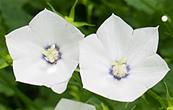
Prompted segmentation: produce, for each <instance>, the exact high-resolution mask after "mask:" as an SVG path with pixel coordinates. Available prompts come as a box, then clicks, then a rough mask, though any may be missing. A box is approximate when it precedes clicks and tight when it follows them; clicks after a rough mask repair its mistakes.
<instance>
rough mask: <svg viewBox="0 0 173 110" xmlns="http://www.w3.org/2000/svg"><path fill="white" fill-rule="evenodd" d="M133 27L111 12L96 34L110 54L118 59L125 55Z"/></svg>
mask: <svg viewBox="0 0 173 110" xmlns="http://www.w3.org/2000/svg"><path fill="white" fill-rule="evenodd" d="M132 32H133V29H132V28H131V27H130V26H129V25H128V24H127V23H126V22H124V21H123V20H122V19H121V18H119V17H118V16H116V15H114V14H112V16H110V17H109V18H108V19H107V20H106V21H105V22H104V23H103V24H102V25H101V26H100V27H99V29H98V31H97V35H98V38H99V39H101V41H102V43H103V45H104V46H106V48H107V50H109V52H110V53H111V55H112V58H114V59H119V58H120V57H122V56H124V57H126V56H127V54H126V50H127V48H128V45H129V39H130V38H131V35H132Z"/></svg>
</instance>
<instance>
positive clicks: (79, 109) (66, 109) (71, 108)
mask: <svg viewBox="0 0 173 110" xmlns="http://www.w3.org/2000/svg"><path fill="white" fill-rule="evenodd" d="M55 110H96V109H95V107H94V106H92V105H89V104H85V103H81V102H77V101H73V100H68V99H61V100H60V102H59V103H58V105H57V106H56V108H55Z"/></svg>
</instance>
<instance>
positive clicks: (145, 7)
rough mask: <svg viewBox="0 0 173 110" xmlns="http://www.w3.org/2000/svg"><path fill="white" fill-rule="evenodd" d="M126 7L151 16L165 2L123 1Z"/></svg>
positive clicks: (151, 0) (147, 0)
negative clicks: (128, 6)
mask: <svg viewBox="0 0 173 110" xmlns="http://www.w3.org/2000/svg"><path fill="white" fill-rule="evenodd" d="M125 1H126V2H127V4H128V5H130V6H132V7H134V8H136V9H137V10H140V11H144V12H146V13H149V14H152V13H154V11H156V10H157V9H161V8H162V5H161V3H162V2H163V1H165V0H125Z"/></svg>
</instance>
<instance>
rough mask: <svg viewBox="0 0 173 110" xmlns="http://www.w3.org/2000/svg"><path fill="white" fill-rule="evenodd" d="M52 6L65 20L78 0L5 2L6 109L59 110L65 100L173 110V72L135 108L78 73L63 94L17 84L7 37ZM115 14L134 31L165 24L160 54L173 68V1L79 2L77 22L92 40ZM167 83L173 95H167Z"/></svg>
mask: <svg viewBox="0 0 173 110" xmlns="http://www.w3.org/2000/svg"><path fill="white" fill-rule="evenodd" d="M47 2H49V3H50V4H51V5H52V6H53V7H54V8H55V10H56V11H57V12H59V13H61V14H62V15H63V16H68V15H69V12H70V9H71V7H72V6H73V3H74V2H75V1H74V0H47V1H46V0H0V110H53V108H54V107H55V105H56V104H57V102H58V101H59V100H60V99H61V98H62V97H65V98H68V99H74V100H78V101H81V102H85V103H89V104H93V105H95V106H96V108H97V110H166V109H167V110H173V108H172V107H173V101H172V98H171V96H173V71H170V72H169V73H168V74H167V76H166V77H165V78H164V79H163V81H161V82H160V83H159V84H157V85H156V86H155V87H154V88H152V89H151V90H149V91H148V92H147V93H145V94H144V95H143V96H142V97H141V98H139V99H138V100H136V101H134V102H131V103H122V102H116V101H111V100H108V99H106V98H103V97H101V96H98V95H96V94H94V93H91V92H89V91H87V90H85V89H83V88H82V84H81V79H80V75H79V73H78V72H77V71H76V72H74V74H73V77H72V78H71V80H70V82H69V85H68V89H67V90H66V91H65V93H63V94H56V93H54V92H53V91H52V90H50V89H48V88H46V87H37V86H31V85H27V84H22V83H18V82H15V78H14V75H13V71H12V66H11V60H10V57H9V55H8V51H7V48H6V45H5V38H4V35H5V34H7V33H9V32H10V31H12V30H14V29H16V28H18V27H21V26H24V25H27V24H28V23H29V21H30V20H31V19H32V17H33V16H34V15H36V14H37V13H38V12H39V11H41V10H43V9H44V8H48V9H50V7H49V6H48V5H47ZM111 13H115V14H116V15H118V16H120V17H121V18H123V19H124V20H125V21H126V22H127V23H129V24H130V25H131V26H132V27H133V28H140V27H145V26H147V27H149V26H158V25H159V26H160V28H159V31H160V43H159V49H158V53H159V54H160V55H161V56H162V57H163V58H164V59H165V60H166V61H167V63H168V64H169V67H170V68H172V67H173V22H172V20H173V0H79V2H78V4H77V6H76V10H75V21H78V22H82V23H81V24H80V23H78V24H80V30H81V31H82V32H83V33H85V34H86V35H88V34H91V33H93V32H96V30H97V28H98V27H99V26H100V24H101V23H102V22H103V21H104V20H105V19H106V18H108V17H109V16H110V15H111ZM163 15H167V16H168V17H169V19H168V21H167V22H165V23H163V22H162V21H161V17H162V16H163ZM83 22H86V23H89V24H93V25H95V26H83V24H86V23H83ZM78 26H79V25H78ZM165 83H166V85H167V86H168V89H169V92H168V91H166V90H167V89H166V87H165ZM127 92H128V91H127ZM124 95H126V94H124ZM168 107H169V108H168Z"/></svg>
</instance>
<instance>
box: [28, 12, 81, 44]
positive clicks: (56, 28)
mask: <svg viewBox="0 0 173 110" xmlns="http://www.w3.org/2000/svg"><path fill="white" fill-rule="evenodd" d="M29 26H30V27H31V29H32V31H34V32H35V33H37V35H38V36H39V38H40V40H41V41H42V42H43V44H44V43H48V44H53V43H57V45H58V46H60V47H61V46H63V45H66V44H69V43H71V42H72V41H73V42H78V41H79V40H81V39H82V38H83V36H84V35H83V34H82V33H81V32H80V31H79V30H78V29H77V28H76V27H74V26H73V25H71V24H70V23H68V22H67V21H66V20H65V19H63V18H62V17H61V16H59V15H57V14H56V13H53V12H51V11H49V10H47V9H45V10H43V11H41V12H40V13H39V14H37V15H36V16H35V17H34V18H33V19H32V21H31V22H30V24H29ZM48 44H44V45H48Z"/></svg>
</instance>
